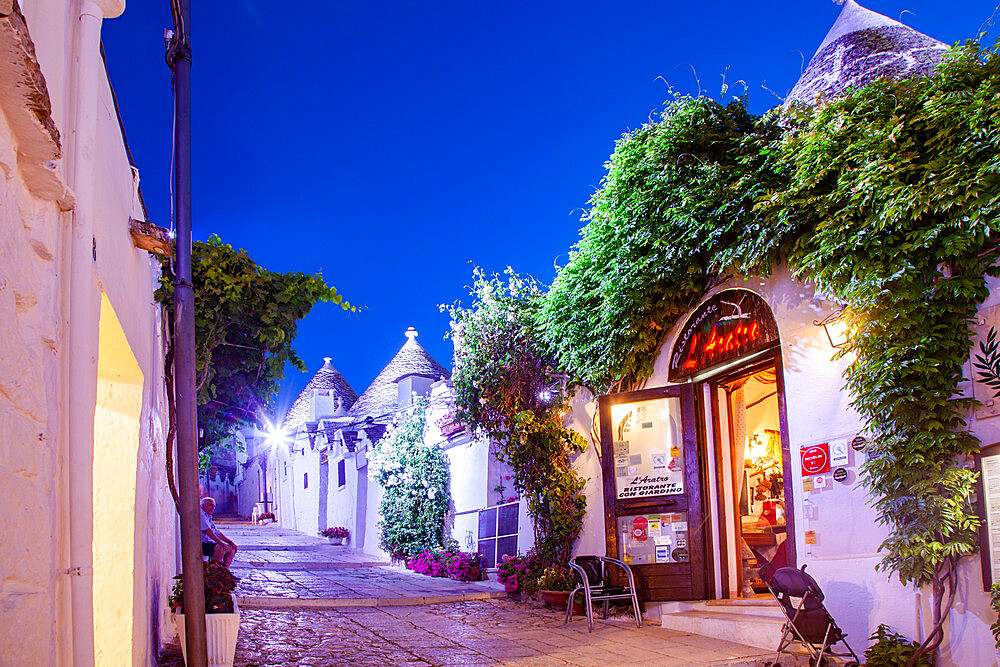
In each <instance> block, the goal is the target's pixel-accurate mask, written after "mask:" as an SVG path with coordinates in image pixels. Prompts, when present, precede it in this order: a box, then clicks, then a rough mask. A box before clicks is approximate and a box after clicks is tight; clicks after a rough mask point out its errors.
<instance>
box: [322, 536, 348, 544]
mask: <svg viewBox="0 0 1000 667" xmlns="http://www.w3.org/2000/svg"><path fill="white" fill-rule="evenodd" d="M326 539H328V540H330V544H336V545H341V544H343V543H344V538H343V537H328V538H326Z"/></svg>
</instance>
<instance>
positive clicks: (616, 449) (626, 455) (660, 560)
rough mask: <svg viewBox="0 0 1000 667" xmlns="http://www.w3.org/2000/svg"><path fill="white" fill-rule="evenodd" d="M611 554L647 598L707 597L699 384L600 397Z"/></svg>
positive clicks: (602, 451) (606, 520) (607, 519)
mask: <svg viewBox="0 0 1000 667" xmlns="http://www.w3.org/2000/svg"><path fill="white" fill-rule="evenodd" d="M600 422H601V464H602V468H603V473H604V475H603V476H604V510H605V527H606V531H607V532H606V534H607V545H608V554H609V555H611V556H614V557H617V558H619V559H621V560H623V561H625V562H626V563H629V564H630V566H631V567H632V571H633V572H634V573H635V575H636V585H637V587H638V588H639V595H640V597H641V598H642V599H644V600H698V599H703V598H704V597H705V582H706V571H705V544H704V538H705V536H704V534H703V515H704V512H703V509H702V491H701V470H700V463H699V447H698V436H697V428H696V424H697V420H696V419H695V394H694V389H693V385H691V384H683V385H670V386H667V387H658V388H655V389H644V390H641V391H632V392H624V393H620V394H611V395H608V396H602V397H601V398H600Z"/></svg>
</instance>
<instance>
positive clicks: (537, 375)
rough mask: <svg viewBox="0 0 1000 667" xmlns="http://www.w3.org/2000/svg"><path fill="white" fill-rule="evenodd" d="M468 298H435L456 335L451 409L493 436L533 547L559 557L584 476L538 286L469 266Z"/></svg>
mask: <svg viewBox="0 0 1000 667" xmlns="http://www.w3.org/2000/svg"><path fill="white" fill-rule="evenodd" d="M474 278H475V280H474V283H473V287H472V296H473V303H472V305H471V306H470V307H468V308H466V307H463V306H462V305H461V304H459V303H456V304H454V305H451V306H442V310H445V311H447V312H448V314H449V315H450V316H451V320H452V323H453V325H452V326H453V332H454V336H455V337H456V339H457V341H456V352H455V370H454V373H453V374H452V381H453V382H454V387H455V395H456V408H457V417H458V419H459V420H461V421H462V422H463V423H465V424H467V425H470V426H471V427H473V428H475V429H476V430H478V431H479V432H480V433H483V434H485V435H486V436H488V437H489V438H490V439H491V441H492V442H493V443H494V447H495V448H494V454H495V455H496V456H497V458H498V459H499V460H500V461H503V462H504V463H507V464H509V465H510V467H511V470H512V472H513V480H512V482H513V485H514V489H515V490H516V491H517V492H518V494H519V495H520V496H521V498H522V499H523V500H524V501H525V503H526V506H527V509H528V514H529V515H530V516H531V518H532V526H533V528H534V537H535V553H536V555H537V556H538V557H539V558H540V559H541V560H542V561H543V563H546V564H549V563H565V562H566V561H568V560H569V558H570V556H571V555H572V551H573V545H574V544H575V542H576V540H577V538H578V537H579V536H580V532H581V530H582V529H583V517H584V514H585V512H586V497H585V496H584V495H583V493H582V492H583V486H584V480H583V478H581V477H580V475H579V474H577V473H576V471H575V470H573V466H572V465H571V463H570V455H571V454H573V453H574V452H582V451H583V450H584V448H585V447H586V441H585V440H584V439H583V438H582V437H581V436H580V435H579V434H577V433H576V432H575V431H573V430H572V429H569V428H566V427H565V426H563V417H564V416H565V410H566V405H567V400H568V398H567V396H566V395H565V392H564V391H562V386H561V385H560V383H559V380H558V379H557V374H556V366H555V357H554V356H553V355H552V354H551V353H550V352H549V351H548V350H547V349H546V348H545V346H544V344H543V342H542V338H541V333H540V331H539V329H538V326H537V324H536V321H537V318H536V316H537V311H538V308H539V307H540V305H541V299H542V292H541V290H540V289H539V286H538V284H537V283H536V282H535V281H534V280H531V279H530V278H522V277H520V276H518V275H517V274H515V273H514V272H513V271H511V270H510V269H508V271H507V275H506V280H504V279H503V278H501V277H500V276H487V275H485V274H484V273H483V271H482V270H480V269H478V268H477V269H476V270H475V275H474Z"/></svg>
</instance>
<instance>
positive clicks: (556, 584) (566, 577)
mask: <svg viewBox="0 0 1000 667" xmlns="http://www.w3.org/2000/svg"><path fill="white" fill-rule="evenodd" d="M575 586H576V577H574V576H573V572H572V571H571V570H570V569H569V568H568V567H564V566H562V565H553V566H550V567H547V568H545V570H544V571H543V572H542V576H540V577H538V589H539V590H540V591H541V593H542V599H543V600H545V604H546V605H548V606H549V608H550V609H562V610H565V609H566V601H567V600H568V599H569V592H570V591H572V590H573V588H574V587H575ZM575 602H576V603H580V600H576V601H575ZM573 606H574V607H575V606H576V604H574V605H573Z"/></svg>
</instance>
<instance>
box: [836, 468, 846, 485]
mask: <svg viewBox="0 0 1000 667" xmlns="http://www.w3.org/2000/svg"><path fill="white" fill-rule="evenodd" d="M833 478H834V479H835V480H837V481H838V482H843V481H844V480H846V479H847V468H837V469H836V470H834V471H833Z"/></svg>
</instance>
